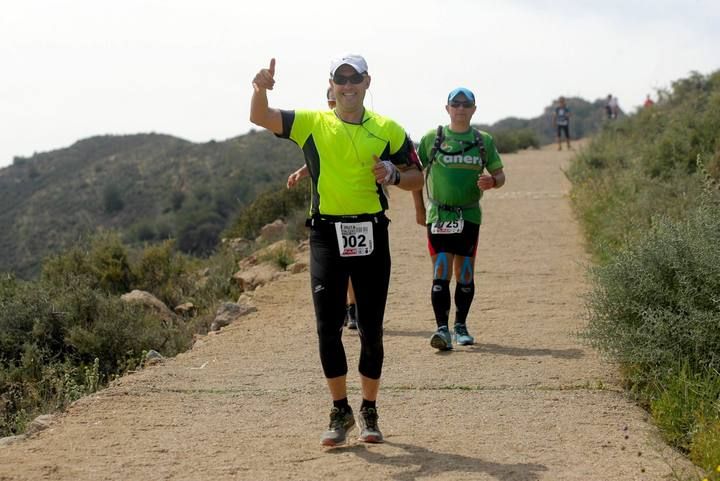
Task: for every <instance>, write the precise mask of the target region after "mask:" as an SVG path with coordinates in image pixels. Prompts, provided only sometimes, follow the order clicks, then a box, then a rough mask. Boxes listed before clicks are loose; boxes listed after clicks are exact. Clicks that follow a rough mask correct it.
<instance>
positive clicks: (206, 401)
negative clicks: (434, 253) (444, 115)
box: [0, 147, 688, 481]
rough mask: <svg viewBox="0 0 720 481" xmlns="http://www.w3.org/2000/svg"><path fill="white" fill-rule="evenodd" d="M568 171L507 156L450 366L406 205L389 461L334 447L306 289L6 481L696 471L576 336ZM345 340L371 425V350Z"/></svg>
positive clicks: (6, 475)
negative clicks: (363, 378) (361, 371)
mask: <svg viewBox="0 0 720 481" xmlns="http://www.w3.org/2000/svg"><path fill="white" fill-rule="evenodd" d="M568 158H569V153H568V152H567V151H563V152H557V151H556V150H554V149H553V148H549V147H548V148H545V149H543V150H541V151H533V152H524V153H520V154H517V155H506V156H504V161H505V164H506V172H507V174H508V179H509V180H508V184H507V185H506V186H505V187H504V188H503V189H502V190H499V191H493V192H491V193H489V194H488V195H487V196H486V198H485V199H484V200H483V205H484V209H485V224H484V225H483V227H482V229H481V234H480V247H479V251H478V256H479V261H478V264H477V267H476V273H477V278H476V284H477V290H476V296H475V302H474V305H473V308H472V310H471V313H470V317H469V320H468V325H469V327H470V330H471V332H472V333H473V334H474V335H475V336H476V339H477V341H478V343H477V344H476V345H475V346H472V347H459V348H456V350H454V351H453V352H449V353H439V352H436V351H435V350H433V349H432V348H431V347H430V346H429V343H428V339H429V336H430V334H431V332H432V330H433V329H434V320H433V316H432V308H431V305H430V299H429V292H430V285H431V265H430V261H429V260H428V255H427V251H426V240H425V235H424V232H423V230H422V229H421V228H420V227H418V226H417V225H415V223H414V213H413V210H412V200H411V197H410V195H409V193H406V192H400V191H394V192H393V193H392V198H391V204H392V206H393V211H391V212H390V217H391V218H392V220H393V222H392V224H391V244H392V250H393V262H394V265H393V273H392V280H391V292H390V297H389V303H388V308H387V315H386V328H385V339H386V341H385V352H386V361H385V371H384V377H383V389H382V391H381V398H380V399H379V402H378V406H379V412H380V415H381V419H380V426H381V427H382V429H383V431H384V433H385V435H386V438H387V442H386V443H385V444H383V445H373V446H369V445H364V444H361V443H358V442H357V441H355V440H354V439H353V441H352V442H351V443H350V444H349V446H348V447H345V448H341V449H335V450H330V451H325V450H323V449H322V448H321V447H320V445H319V435H320V433H321V431H322V430H324V428H325V427H326V424H327V416H328V409H329V399H328V395H327V392H326V388H325V384H324V380H323V378H322V373H321V370H320V365H319V360H318V354H317V349H316V334H315V331H314V320H313V311H312V305H311V302H310V292H309V287H308V274H307V272H305V273H301V274H296V275H289V276H287V277H285V278H283V279H281V280H279V281H277V282H275V283H273V284H272V285H269V286H265V287H263V288H260V289H259V290H258V291H257V292H256V294H255V301H256V304H257V306H258V307H259V310H258V312H256V313H254V314H251V315H250V316H248V317H246V318H244V319H243V320H242V321H241V322H239V323H237V324H235V325H232V326H230V327H227V328H225V329H223V330H222V331H221V332H220V333H219V334H218V335H216V336H209V337H207V338H205V339H204V340H202V341H201V342H199V343H198V344H196V346H195V347H194V349H193V350H192V351H191V352H188V353H185V354H182V355H180V356H177V357H176V358H174V359H171V360H167V361H166V362H165V363H164V364H162V365H158V366H154V367H150V368H148V369H145V370H144V371H142V372H139V373H136V374H132V375H129V376H126V377H124V378H123V379H121V380H120V381H118V382H116V383H115V384H113V386H112V387H110V388H108V389H105V390H103V391H101V392H99V393H97V394H96V395H93V396H90V397H88V398H85V399H83V400H81V401H79V402H77V403H75V404H74V405H73V406H72V407H71V408H70V409H69V410H68V411H67V412H66V413H65V414H63V415H61V416H58V418H57V419H56V420H55V422H54V423H53V424H52V426H51V428H50V429H48V430H46V431H44V432H41V433H39V434H37V435H35V436H33V437H31V438H29V439H27V440H25V441H22V442H19V443H16V444H12V445H9V446H5V447H0V480H2V481H9V480H41V479H49V480H72V481H81V480H92V481H97V480H145V479H170V480H253V481H258V480H272V481H277V480H330V479H333V480H396V481H411V480H426V479H432V480H509V481H516V480H517V481H521V480H528V481H534V480H551V481H561V480H582V481H593V480H597V481H621V480H659V479H667V478H668V477H669V476H670V475H671V473H672V471H673V469H678V468H687V467H688V464H687V462H686V461H684V460H683V459H682V458H680V457H679V456H678V455H677V454H676V453H675V452H674V451H673V450H671V449H669V448H667V447H666V446H665V445H664V444H663V442H662V441H661V440H660V438H659V436H658V434H657V431H656V429H655V428H654V427H653V426H652V425H651V424H650V423H649V422H648V421H647V417H646V415H645V413H644V412H643V411H642V410H641V409H639V408H638V407H636V406H635V405H634V404H633V403H632V402H630V401H629V400H627V399H626V397H625V396H624V395H623V393H622V391H621V389H620V388H619V387H618V379H617V375H616V372H615V370H614V368H613V367H612V366H609V365H607V364H606V363H604V362H603V361H602V360H601V359H599V357H598V356H597V354H596V353H595V352H594V351H593V350H591V349H589V348H587V347H586V346H584V345H582V344H581V343H580V342H579V341H578V339H577V338H576V337H575V333H576V332H577V331H578V330H579V329H580V328H581V327H582V320H581V315H582V309H583V308H582V300H581V297H580V296H581V295H582V294H583V292H584V291H585V288H586V284H585V278H584V268H583V264H584V263H585V262H586V256H585V254H584V251H583V248H582V239H581V236H580V233H579V230H578V226H577V224H576V222H575V221H574V219H573V217H572V214H571V210H570V206H569V201H568V190H569V184H568V182H567V181H566V179H565V178H564V175H563V173H562V171H561V168H562V167H563V166H564V165H565V163H566V162H567V160H568ZM344 340H345V345H346V349H347V352H348V355H349V357H350V361H349V362H350V365H351V373H350V376H349V382H350V395H349V397H350V401H351V403H352V404H353V405H354V406H356V409H357V405H358V404H359V402H360V395H359V390H358V379H357V374H356V371H355V368H354V366H357V355H358V339H357V336H356V335H355V334H354V333H353V332H348V333H346V335H345V336H344ZM356 433H357V431H355V434H356ZM671 479H672V478H671Z"/></svg>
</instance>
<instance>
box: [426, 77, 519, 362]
mask: <svg viewBox="0 0 720 481" xmlns="http://www.w3.org/2000/svg"><path fill="white" fill-rule="evenodd" d="M447 100H448V101H447V105H446V106H445V110H446V111H447V112H448V114H449V115H450V124H449V125H447V126H440V127H438V129H436V130H432V131H430V132H428V133H427V134H426V135H425V136H424V137H423V138H422V140H421V141H420V146H419V147H418V155H419V157H420V161H421V162H422V165H423V168H424V170H425V176H426V180H425V185H426V190H425V192H426V194H427V199H424V198H423V191H422V190H418V191H415V192H413V199H414V201H415V213H416V219H417V223H418V224H420V225H424V226H426V228H427V236H428V249H429V251H430V256H431V258H432V262H433V286H432V291H431V294H430V299H431V301H432V306H433V311H434V312H435V322H436V324H437V330H436V332H435V333H434V334H433V335H432V337H431V338H430V345H431V346H432V347H434V348H435V349H439V350H450V349H452V335H451V333H450V328H449V316H450V305H451V299H450V281H451V280H452V276H453V273H454V274H455V280H456V284H455V296H454V299H455V326H454V331H455V340H456V342H457V343H458V344H460V345H471V344H473V343H474V342H475V339H474V338H473V337H472V336H471V335H470V334H469V333H468V329H467V316H468V312H469V311H470V305H471V304H472V300H473V297H474V295H475V282H474V271H475V255H476V252H477V243H478V237H479V233H480V224H481V223H482V210H481V208H480V199H481V198H482V196H483V192H484V191H487V190H490V189H498V188H500V187H502V186H503V184H505V173H504V172H503V164H502V161H501V160H500V155H499V154H498V152H497V149H496V148H495V142H494V141H493V138H492V136H490V134H488V133H486V132H481V131H479V130H476V129H474V128H472V127H471V126H470V121H471V120H472V116H473V114H474V113H475V110H476V108H477V107H476V105H475V95H474V94H473V93H472V92H471V91H470V90H468V89H466V88H463V87H460V88H456V89H455V90H453V91H452V92H450V94H449V95H448V99H447ZM484 171H487V173H484Z"/></svg>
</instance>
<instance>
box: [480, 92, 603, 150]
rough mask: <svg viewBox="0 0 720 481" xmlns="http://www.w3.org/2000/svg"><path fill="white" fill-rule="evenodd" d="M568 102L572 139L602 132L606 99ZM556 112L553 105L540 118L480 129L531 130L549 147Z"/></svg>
mask: <svg viewBox="0 0 720 481" xmlns="http://www.w3.org/2000/svg"><path fill="white" fill-rule="evenodd" d="M566 101H567V106H568V107H569V108H570V111H571V112H572V118H571V121H570V135H571V136H572V138H575V139H579V138H582V137H587V136H589V135H592V134H594V133H595V132H597V131H599V130H600V128H601V127H602V125H603V122H604V121H605V110H604V109H605V100H604V99H598V100H595V101H594V102H592V103H591V102H588V101H587V100H584V99H581V98H579V97H567V98H566ZM554 111H555V105H553V104H551V105H548V106H547V107H545V110H543V113H542V114H541V115H540V116H538V117H534V118H532V119H521V118H517V117H507V118H504V119H502V120H499V121H497V122H495V123H494V124H492V125H487V124H484V125H479V126H478V127H479V128H481V129H483V130H487V131H489V132H492V133H499V132H507V131H513V130H523V129H529V130H531V131H532V132H533V133H535V135H537V137H538V140H539V141H540V145H547V144H550V143H553V142H555V129H553V126H552V116H553V112H554Z"/></svg>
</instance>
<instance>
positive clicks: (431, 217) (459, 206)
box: [418, 126, 503, 224]
mask: <svg viewBox="0 0 720 481" xmlns="http://www.w3.org/2000/svg"><path fill="white" fill-rule="evenodd" d="M436 134H437V131H436V130H431V131H430V132H428V133H427V134H425V135H424V136H423V138H422V139H421V140H420V146H419V147H418V156H419V157H420V162H421V163H422V165H423V168H424V169H426V172H427V175H426V180H425V182H426V183H427V192H429V197H430V198H429V199H427V203H428V206H427V217H426V219H425V222H427V223H428V224H432V223H435V222H438V221H451V220H457V219H459V218H460V216H461V215H462V218H463V219H465V221H467V222H474V223H476V224H481V223H482V211H481V209H480V199H481V198H482V190H480V188H479V187H478V186H477V180H478V177H479V176H480V174H482V172H483V168H485V169H487V170H488V171H489V172H493V171H495V170H498V169H502V167H503V164H502V160H501V159H500V155H499V154H498V151H497V148H496V147H495V141H494V140H493V138H492V136H491V135H490V134H488V133H487V132H483V131H480V135H482V139H483V144H484V146H485V157H486V159H485V160H486V163H485V165H483V161H482V159H481V158H480V149H479V148H478V145H477V142H476V140H475V132H474V131H473V129H470V130H468V131H467V132H462V133H458V132H453V131H452V130H450V128H449V127H448V126H445V127H444V128H443V142H442V144H441V145H440V148H439V149H438V150H437V152H435V158H434V159H433V161H432V165H430V164H431V162H430V159H429V156H430V153H431V152H432V150H433V146H434V145H435V136H436ZM428 166H430V167H429V169H428ZM441 206H442V207H441ZM448 207H450V208H448Z"/></svg>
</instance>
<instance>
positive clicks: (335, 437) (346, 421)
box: [320, 407, 355, 447]
mask: <svg viewBox="0 0 720 481" xmlns="http://www.w3.org/2000/svg"><path fill="white" fill-rule="evenodd" d="M354 427H355V418H354V417H353V413H352V411H345V410H340V409H338V408H336V407H334V408H332V409H331V410H330V426H329V427H328V430H327V431H325V432H324V433H323V435H322V436H321V437H320V443H322V445H323V446H328V447H333V446H339V445H341V444H345V441H347V433H348V432H349V431H350V430H352V428H354Z"/></svg>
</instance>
